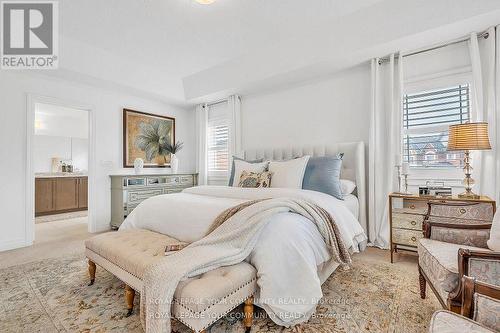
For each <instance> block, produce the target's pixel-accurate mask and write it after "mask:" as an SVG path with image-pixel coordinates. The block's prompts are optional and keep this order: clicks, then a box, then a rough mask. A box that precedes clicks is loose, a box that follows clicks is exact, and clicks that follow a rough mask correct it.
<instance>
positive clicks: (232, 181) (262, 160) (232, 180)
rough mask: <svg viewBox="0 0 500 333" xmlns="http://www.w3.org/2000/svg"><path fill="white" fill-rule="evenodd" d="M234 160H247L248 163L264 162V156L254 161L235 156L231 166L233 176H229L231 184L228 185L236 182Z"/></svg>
mask: <svg viewBox="0 0 500 333" xmlns="http://www.w3.org/2000/svg"><path fill="white" fill-rule="evenodd" d="M234 160H240V161H245V162H247V163H252V164H253V163H262V162H264V159H263V158H259V159H256V160H253V161H247V160H245V159H243V158H239V157H236V156H233V165H232V166H231V176H229V184H228V186H233V183H234ZM238 181H239V180H238Z"/></svg>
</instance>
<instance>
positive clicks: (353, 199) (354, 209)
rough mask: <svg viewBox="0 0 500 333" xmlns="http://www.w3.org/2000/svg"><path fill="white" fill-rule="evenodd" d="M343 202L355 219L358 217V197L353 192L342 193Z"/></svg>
mask: <svg viewBox="0 0 500 333" xmlns="http://www.w3.org/2000/svg"><path fill="white" fill-rule="evenodd" d="M344 204H345V206H346V207H347V209H349V211H350V212H351V213H352V215H354V217H355V218H356V220H357V219H358V217H359V200H358V197H357V196H355V195H354V194H345V195H344Z"/></svg>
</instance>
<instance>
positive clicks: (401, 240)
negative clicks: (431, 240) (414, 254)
mask: <svg viewBox="0 0 500 333" xmlns="http://www.w3.org/2000/svg"><path fill="white" fill-rule="evenodd" d="M392 237H393V240H392V241H393V242H394V243H396V244H401V245H409V246H415V247H416V246H417V244H418V240H419V239H420V238H422V237H423V234H422V231H417V230H408V229H396V228H394V229H392Z"/></svg>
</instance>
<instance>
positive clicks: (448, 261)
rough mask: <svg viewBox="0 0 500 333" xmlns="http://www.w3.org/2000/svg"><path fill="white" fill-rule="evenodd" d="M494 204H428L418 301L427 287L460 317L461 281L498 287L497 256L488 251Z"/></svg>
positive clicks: (499, 257)
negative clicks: (467, 278) (463, 279)
mask: <svg viewBox="0 0 500 333" xmlns="http://www.w3.org/2000/svg"><path fill="white" fill-rule="evenodd" d="M494 210H495V207H494V204H493V203H483V202H446V203H443V202H439V201H435V202H433V201H431V202H429V210H428V213H427V216H426V218H425V220H424V224H423V229H424V238H422V239H420V241H419V244H418V255H419V257H418V270H419V280H420V297H421V298H425V294H426V285H427V283H428V284H429V285H430V287H431V289H432V290H433V291H434V293H435V294H436V296H437V298H438V300H439V301H440V303H441V305H442V306H443V308H445V309H448V310H451V311H453V312H455V313H460V311H461V307H462V289H463V288H462V277H464V276H469V277H473V278H476V279H477V280H478V281H480V282H485V283H489V284H491V285H496V286H499V285H500V253H499V252H493V251H491V250H489V249H488V247H487V245H486V242H487V240H488V239H489V232H490V229H491V221H492V220H493V214H494Z"/></svg>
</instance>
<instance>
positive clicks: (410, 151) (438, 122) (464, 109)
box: [403, 84, 470, 168]
mask: <svg viewBox="0 0 500 333" xmlns="http://www.w3.org/2000/svg"><path fill="white" fill-rule="evenodd" d="M469 100H470V94H469V85H468V84H464V85H457V86H453V87H448V88H445V89H437V90H433V91H425V92H420V93H415V94H406V95H404V96H403V130H404V132H405V134H404V135H403V154H404V159H405V161H407V162H409V163H410V166H411V167H417V168H418V167H424V168H425V167H433V168H460V167H462V166H463V157H464V154H463V152H460V151H454V152H450V151H448V150H447V147H448V131H447V130H446V127H447V125H452V124H463V123H465V122H467V121H469V119H470V104H469ZM440 126H443V127H440ZM439 128H441V129H440V130H439V131H438V129H439Z"/></svg>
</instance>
